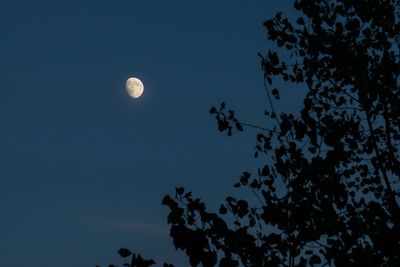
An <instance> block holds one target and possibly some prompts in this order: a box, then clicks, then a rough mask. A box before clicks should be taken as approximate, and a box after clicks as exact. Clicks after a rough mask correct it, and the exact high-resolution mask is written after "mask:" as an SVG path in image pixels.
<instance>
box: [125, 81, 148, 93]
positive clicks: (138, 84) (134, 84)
mask: <svg viewBox="0 0 400 267" xmlns="http://www.w3.org/2000/svg"><path fill="white" fill-rule="evenodd" d="M125 87H126V91H127V92H128V95H129V96H130V97H133V98H139V97H140V96H141V95H142V94H143V91H144V86H143V83H142V81H141V80H139V79H138V78H133V77H132V78H129V79H128V80H127V81H126V84H125Z"/></svg>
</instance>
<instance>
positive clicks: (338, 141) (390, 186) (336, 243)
mask: <svg viewBox="0 0 400 267" xmlns="http://www.w3.org/2000/svg"><path fill="white" fill-rule="evenodd" d="M294 8H295V9H296V10H297V11H298V12H299V13H300V14H301V16H300V17H299V18H298V19H297V20H296V21H295V22H291V21H289V19H287V18H286V17H284V15H283V14H282V13H278V14H276V16H275V17H274V18H272V19H270V20H267V21H265V23H264V26H265V27H266V30H267V33H268V39H269V40H270V41H272V42H273V43H274V44H276V48H275V49H273V50H269V51H268V52H267V53H266V54H265V55H262V54H259V56H260V58H261V66H262V70H263V72H264V79H265V88H266V90H267V96H268V97H267V103H268V105H269V110H268V111H266V112H265V116H266V120H268V121H269V122H272V123H273V124H274V125H275V126H274V127H273V128H272V129H266V128H264V127H259V126H255V125H252V124H249V123H242V122H240V121H239V120H238V119H237V118H236V116H235V113H234V112H233V111H231V110H227V108H226V106H225V104H224V103H222V104H221V105H220V107H218V108H216V107H213V108H211V110H210V112H211V114H213V115H214V116H215V117H216V119H217V123H218V129H219V130H220V131H221V132H224V133H226V134H227V135H229V136H230V135H232V134H233V133H234V132H235V131H243V130H244V128H248V127H253V128H256V129H258V131H259V133H258V134H257V136H256V146H255V157H264V158H265V165H264V166H261V167H260V168H259V169H258V170H257V171H256V172H255V173H249V172H244V173H243V174H242V176H241V177H240V179H239V181H238V182H237V183H236V184H235V185H234V186H235V187H238V188H244V189H245V190H249V192H251V193H252V194H254V195H255V196H256V199H258V204H257V205H254V204H252V203H251V201H249V199H247V200H246V199H238V198H235V197H232V196H228V197H227V198H226V202H225V203H223V204H222V205H221V206H220V209H219V212H216V213H213V212H210V211H207V209H206V206H205V204H204V203H203V202H201V200H200V199H199V198H195V197H193V196H192V193H191V192H187V191H185V190H184V189H183V188H176V194H175V196H166V197H165V198H164V199H163V201H162V204H163V205H166V206H168V208H169V211H170V212H169V215H168V223H169V224H170V225H171V231H170V235H171V237H172V239H173V244H174V246H175V247H176V249H179V250H182V251H184V252H185V253H186V254H187V256H188V258H189V262H190V264H191V265H192V266H198V265H200V264H201V265H202V266H205V267H208V266H221V267H228V266H229V267H230V266H257V267H258V266H400V253H399V251H400V204H399V203H400V201H399V197H400V189H399V179H400V162H399V161H400V157H399V156H400V155H399V150H398V149H399V143H400V88H399V85H400V78H399V74H400V62H399V61H400V60H399V54H400V40H399V39H400V38H399V33H400V16H399V13H398V11H399V8H400V1H399V0H374V1H371V0H325V1H324V0H297V1H295V2H294ZM281 81H283V82H285V84H287V83H289V84H296V85H298V86H302V87H306V88H307V93H306V95H305V97H304V99H303V106H302V107H301V110H300V111H299V112H298V113H287V112H282V111H279V112H278V111H277V109H276V108H275V107H276V106H278V105H277V104H279V99H280V96H279V91H280V88H279V86H277V85H278V84H280V85H281V87H282V82H281ZM281 89H282V88H281ZM228 215H229V216H228ZM229 218H233V219H232V220H230V219H229ZM129 253H130V252H129ZM129 253H128V254H129ZM128 254H125V255H128ZM128 256H130V254H129V255H128ZM135 257H136V256H135V255H134V257H133V258H134V259H136V258H135ZM148 263H149V264H152V263H154V262H148ZM140 264H141V265H140ZM140 264H139V263H132V264H131V265H126V266H137V267H139V266H149V265H145V264H143V263H140ZM164 266H172V265H164Z"/></svg>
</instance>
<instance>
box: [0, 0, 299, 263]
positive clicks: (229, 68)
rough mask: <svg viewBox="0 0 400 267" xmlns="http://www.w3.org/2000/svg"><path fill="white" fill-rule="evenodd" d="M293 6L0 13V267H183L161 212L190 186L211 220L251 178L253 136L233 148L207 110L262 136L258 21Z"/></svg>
mask: <svg viewBox="0 0 400 267" xmlns="http://www.w3.org/2000/svg"><path fill="white" fill-rule="evenodd" d="M290 2H291V1H289V0H285V1H279V3H278V1H267V0H251V1H245V0H224V1H222V0H218V1H211V0H207V1H194V0H190V1H187V0H180V1H177V0H171V1H165V0H158V1H155V0H146V1H138V0H107V1H105V0H101V1H99V0H96V1H92V0H90V1H89V0H85V1H84V0H75V1H72V0H70V1H67V0H56V1H55V0H52V1H50V0H48V1H47V0H46V1H39V0H38V1H30V0H25V1H22V0H14V1H2V4H1V8H0V38H1V39H0V40H1V42H0V122H1V130H0V214H1V215H0V216H1V217H0V218H1V219H0V266H1V267H3V266H4V267H27V266H33V267H36V266H41V267H53V266H57V267H71V266H77V267H80V266H82V267H83V266H94V265H95V264H100V265H102V266H106V264H109V263H121V261H120V258H119V257H118V256H117V254H116V251H117V250H118V248H120V247H128V248H130V249H133V250H135V251H137V252H140V253H142V254H143V255H144V256H146V257H154V258H155V259H156V260H158V261H159V262H162V261H164V260H167V261H169V262H174V263H176V264H177V266H188V264H187V263H186V261H185V257H182V254H179V253H175V252H174V248H173V245H172V241H171V239H170V238H169V237H168V225H167V224H166V215H167V211H168V210H167V208H166V207H163V206H162V205H161V199H162V197H163V196H164V195H165V194H169V193H173V191H174V188H175V186H185V187H187V188H188V189H190V190H192V191H193V192H194V194H195V195H196V196H201V197H202V198H203V199H204V200H205V201H206V202H207V203H208V204H209V207H210V209H212V210H216V209H217V208H218V206H219V204H218V203H220V202H221V201H222V200H223V199H224V198H225V196H226V194H229V193H230V192H232V191H233V189H232V187H231V185H232V184H233V183H234V182H235V181H236V180H237V179H238V177H239V176H240V174H241V172H242V171H243V170H252V169H254V168H255V167H256V166H258V165H257V162H256V161H255V160H254V159H253V158H252V155H253V147H254V142H255V140H254V135H255V133H256V132H254V131H253V130H249V131H248V133H247V134H244V135H239V136H235V137H232V138H228V137H226V136H225V135H223V134H220V133H219V132H218V130H217V127H216V121H215V119H214V118H213V117H212V116H211V115H210V114H209V112H208V111H209V109H210V107H211V106H213V105H219V103H220V102H221V101H225V102H227V104H228V106H229V107H231V108H233V109H235V110H236V111H237V113H238V114H239V117H240V118H241V119H242V120H243V121H248V122H254V123H258V124H260V125H262V126H268V125H266V122H265V120H264V119H263V117H262V115H263V111H264V109H265V107H266V104H265V100H266V95H265V90H264V88H263V75H262V72H261V69H260V60H259V58H258V56H257V53H258V52H265V51H266V50H267V49H268V48H269V43H268V42H267V39H266V31H265V29H264V27H263V26H262V22H263V21H264V20H265V19H267V18H270V17H271V16H273V15H274V14H275V13H276V12H277V11H284V12H289V13H290V12H292V11H288V8H289V7H290V4H289V3H290ZM130 76H136V77H138V78H140V79H141V80H142V81H143V83H144V86H145V92H144V94H143V96H142V97H141V98H140V99H138V100H134V99H132V98H129V97H128V96H127V94H126V92H125V89H124V83H125V80H126V79H127V78H128V77H130ZM290 97H291V96H288V97H287V98H288V99H289V101H290ZM283 98H284V100H283V101H285V96H284V97H283ZM284 103H285V102H284ZM287 103H289V102H287Z"/></svg>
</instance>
